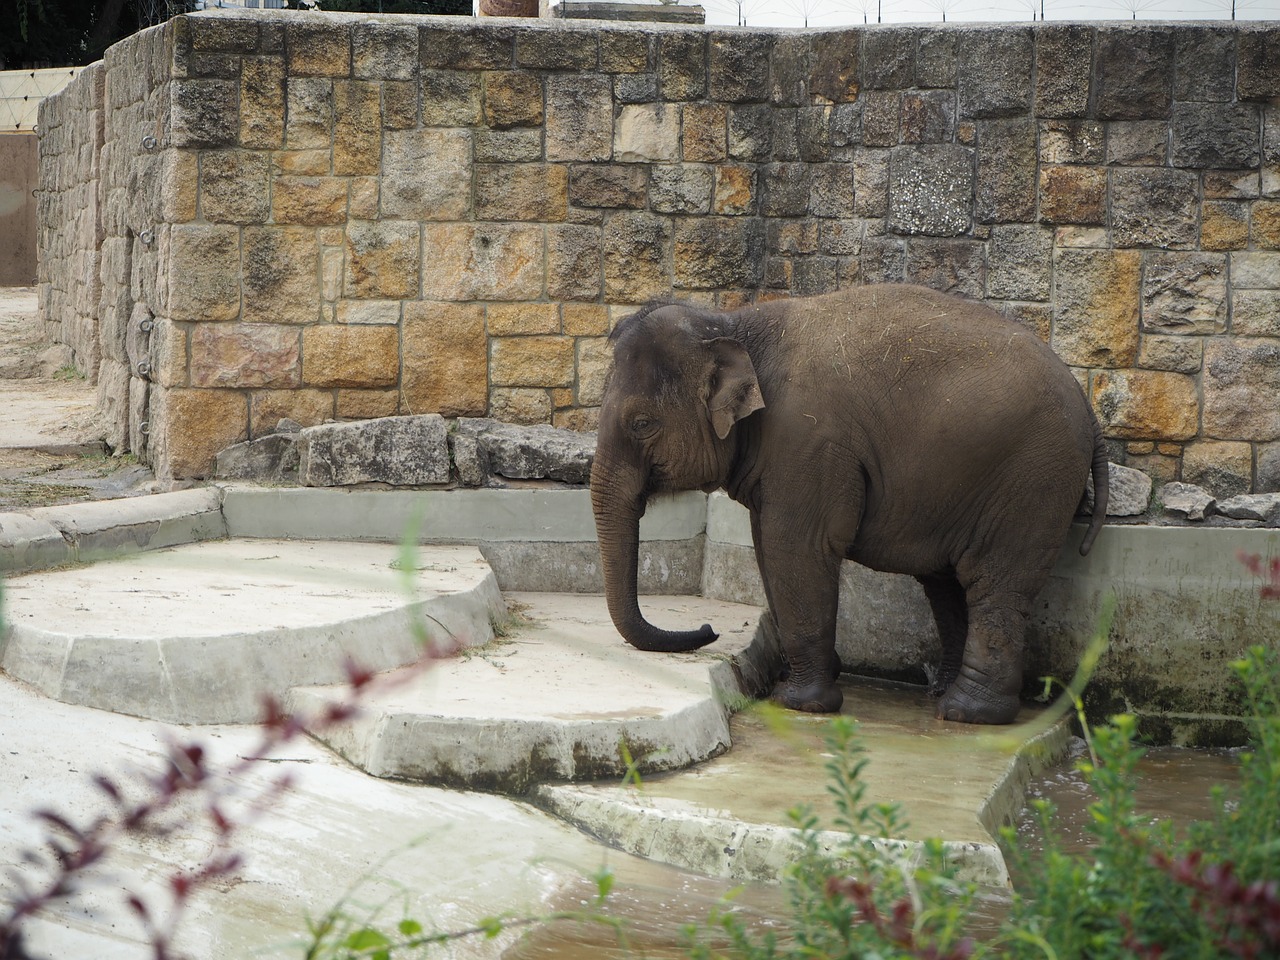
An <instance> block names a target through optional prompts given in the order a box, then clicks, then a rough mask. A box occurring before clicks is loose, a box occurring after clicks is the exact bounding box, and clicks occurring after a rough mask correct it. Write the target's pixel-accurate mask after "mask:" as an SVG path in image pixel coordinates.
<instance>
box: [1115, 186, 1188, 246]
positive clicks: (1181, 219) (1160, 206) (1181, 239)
mask: <svg viewBox="0 0 1280 960" xmlns="http://www.w3.org/2000/svg"><path fill="white" fill-rule="evenodd" d="M1198 181H1199V178H1198V177H1197V176H1196V175H1195V174H1194V173H1191V172H1189V171H1183V170H1114V171H1112V174H1111V225H1112V235H1113V241H1114V243H1115V245H1116V246H1117V247H1158V248H1164V249H1170V250H1179V249H1188V248H1191V247H1194V246H1195V245H1196V240H1197V239H1198V234H1199V230H1198V229H1197V222H1196V221H1197V216H1196V214H1197V209H1196V208H1197V205H1198V204H1197V200H1196V198H1197V188H1198V185H1199V183H1198Z"/></svg>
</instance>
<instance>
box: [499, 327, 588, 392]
mask: <svg viewBox="0 0 1280 960" xmlns="http://www.w3.org/2000/svg"><path fill="white" fill-rule="evenodd" d="M573 375H574V354H573V340H572V339H571V338H569V337H499V338H497V339H495V340H493V341H491V343H490V346H489V382H490V383H491V384H493V386H495V387H569V386H572V385H573V378H574V377H573Z"/></svg>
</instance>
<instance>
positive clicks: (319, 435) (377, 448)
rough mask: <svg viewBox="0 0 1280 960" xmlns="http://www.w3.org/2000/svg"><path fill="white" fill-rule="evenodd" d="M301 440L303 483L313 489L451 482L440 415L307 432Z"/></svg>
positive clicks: (325, 426)
mask: <svg viewBox="0 0 1280 960" xmlns="http://www.w3.org/2000/svg"><path fill="white" fill-rule="evenodd" d="M297 437H298V440H297V442H298V458H299V462H298V480H299V482H301V483H302V484H304V485H305V486H309V487H331V486H342V485H345V484H350V483H369V482H380V483H389V484H392V485H394V486H410V487H411V486H419V485H421V484H426V483H447V482H448V480H449V450H448V442H447V440H446V438H445V422H444V418H443V417H441V416H440V415H439V414H436V413H428V414H422V415H421V416H410V417H381V418H379V419H377V420H357V421H354V422H350V423H322V424H320V425H319V426H315V427H304V428H303V429H302V430H301V431H300V432H299V433H298V435H297Z"/></svg>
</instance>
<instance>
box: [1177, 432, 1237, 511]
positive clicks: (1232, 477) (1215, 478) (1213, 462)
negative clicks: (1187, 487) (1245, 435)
mask: <svg viewBox="0 0 1280 960" xmlns="http://www.w3.org/2000/svg"><path fill="white" fill-rule="evenodd" d="M1182 479H1183V481H1185V482H1186V483H1193V484H1195V485H1196V486H1199V487H1204V488H1205V489H1206V490H1208V491H1209V492H1211V493H1212V494H1213V495H1214V496H1215V497H1217V498H1219V499H1223V498H1226V497H1234V496H1238V495H1239V494H1242V493H1247V492H1248V491H1249V489H1250V486H1251V484H1252V482H1253V451H1252V450H1251V449H1250V448H1249V444H1247V443H1230V442H1224V441H1221V440H1197V441H1196V442H1195V443H1189V444H1187V445H1186V446H1185V447H1184V448H1183V453H1182Z"/></svg>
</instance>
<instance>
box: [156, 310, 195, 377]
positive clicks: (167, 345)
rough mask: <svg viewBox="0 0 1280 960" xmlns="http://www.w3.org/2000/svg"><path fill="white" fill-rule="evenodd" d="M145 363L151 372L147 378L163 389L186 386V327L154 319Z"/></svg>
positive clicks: (169, 321)
mask: <svg viewBox="0 0 1280 960" xmlns="http://www.w3.org/2000/svg"><path fill="white" fill-rule="evenodd" d="M153 322H154V326H153V327H152V328H151V342H150V343H149V344H148V347H147V362H148V363H150V364H151V372H150V373H149V374H148V375H147V378H148V379H149V380H150V381H151V382H152V383H158V384H160V385H161V386H163V387H185V386H187V326H186V324H182V323H174V322H173V321H172V320H170V319H168V318H166V317H157V318H155V320H154V321H153Z"/></svg>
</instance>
